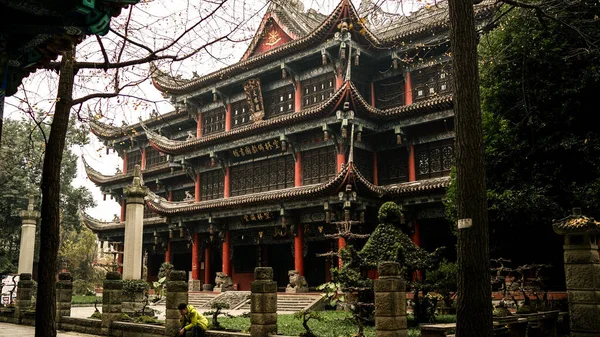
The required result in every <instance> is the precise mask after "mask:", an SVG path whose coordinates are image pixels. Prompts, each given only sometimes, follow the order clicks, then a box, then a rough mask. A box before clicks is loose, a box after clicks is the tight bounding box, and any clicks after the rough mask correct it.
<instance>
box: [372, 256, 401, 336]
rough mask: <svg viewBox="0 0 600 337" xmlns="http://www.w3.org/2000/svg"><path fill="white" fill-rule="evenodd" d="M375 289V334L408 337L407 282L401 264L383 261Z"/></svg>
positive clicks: (379, 267) (375, 282)
mask: <svg viewBox="0 0 600 337" xmlns="http://www.w3.org/2000/svg"><path fill="white" fill-rule="evenodd" d="M378 272H379V279H377V280H375V281H374V283H373V288H374V291H375V336H376V337H406V336H408V330H407V329H406V294H405V290H406V284H405V282H404V279H402V277H401V276H400V264H398V263H397V262H381V263H380V264H379V266H378Z"/></svg>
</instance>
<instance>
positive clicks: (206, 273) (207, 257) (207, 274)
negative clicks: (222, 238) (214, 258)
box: [204, 247, 212, 284]
mask: <svg viewBox="0 0 600 337" xmlns="http://www.w3.org/2000/svg"><path fill="white" fill-rule="evenodd" d="M204 283H206V284H211V283H212V282H211V280H210V247H206V248H204Z"/></svg>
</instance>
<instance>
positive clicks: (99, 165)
mask: <svg viewBox="0 0 600 337" xmlns="http://www.w3.org/2000/svg"><path fill="white" fill-rule="evenodd" d="M230 1H231V2H232V3H233V5H234V7H236V8H242V7H243V8H246V12H247V13H256V12H257V11H258V14H257V15H255V16H254V17H252V16H251V14H245V17H246V19H247V21H248V24H247V26H246V27H245V28H244V29H245V34H246V36H251V35H252V34H253V33H254V32H255V31H256V29H257V27H258V25H259V24H260V19H261V18H262V15H263V14H264V10H265V8H266V6H265V3H266V0H261V1H249V0H247V1H243V0H230ZM282 1H284V0H282ZM285 1H287V0H285ZM374 1H375V0H373V2H374ZM432 1H433V0H432ZM352 2H353V4H354V6H356V7H357V8H358V6H359V5H360V1H358V0H353V1H352ZM377 2H381V0H379V1H377ZM167 3H168V8H167V7H165V6H167V5H165V3H162V2H160V1H153V0H150V1H146V2H144V3H143V6H140V7H139V9H136V10H138V11H140V12H143V13H144V14H145V15H146V17H147V18H151V19H152V18H156V17H160V16H161V15H163V14H164V13H165V12H168V11H171V12H174V13H177V11H181V12H180V13H182V14H178V16H182V15H183V16H187V15H189V13H187V12H185V11H186V7H185V6H187V4H189V3H188V2H187V1H168V2H167ZM303 3H304V7H305V10H307V9H308V8H314V9H316V10H317V11H319V12H320V13H323V14H329V13H330V12H331V11H332V10H333V8H335V6H337V5H338V4H339V0H303ZM176 4H179V5H181V6H182V7H181V8H176V7H174V6H177V5H176ZM422 4H423V1H418V0H414V1H406V0H404V1H402V0H387V1H386V2H385V4H384V10H386V11H389V12H395V13H409V12H410V11H411V10H413V9H414V8H416V7H417V6H420V5H422ZM199 6H200V7H201V6H202V5H201V2H200V5H199ZM401 6H404V8H402V7H401ZM136 7H138V5H136ZM146 20H149V19H146ZM173 21H174V20H173ZM213 24H214V23H213ZM217 25H218V23H217ZM154 26H157V24H154ZM155 41H156V40H155ZM154 43H156V42H154ZM240 44H243V47H240V46H239V45H240ZM247 44H249V42H240V43H238V44H237V45H232V46H230V47H219V48H218V49H212V50H211V52H212V53H213V54H219V55H223V54H226V57H225V58H224V59H223V60H219V61H215V60H213V59H212V58H211V57H210V56H208V57H207V56H206V55H204V56H199V58H198V59H196V60H188V61H187V62H183V63H182V64H181V65H180V68H177V69H176V71H177V72H178V73H181V74H183V75H184V76H186V75H189V74H190V73H191V71H196V72H197V73H199V74H200V75H202V74H205V73H208V72H211V71H214V70H215V69H218V68H222V67H224V66H226V65H227V64H232V63H234V62H236V61H237V60H239V59H240V58H241V56H242V54H243V53H244V51H245V50H246V46H247ZM215 48H216V47H215ZM219 55H217V56H219ZM171 70H172V71H173V69H171ZM186 77H187V76H186ZM88 81H89V80H88ZM27 82H29V85H37V86H38V87H37V88H36V90H38V91H43V85H41V84H39V83H38V84H32V83H33V81H32V80H31V79H28V81H27ZM86 84H87V83H86ZM139 92H141V93H143V95H144V96H146V98H148V99H150V100H154V101H157V102H159V103H157V104H155V105H146V106H145V107H144V108H143V109H142V108H140V109H138V108H137V107H136V108H129V109H128V108H122V109H121V111H119V112H116V113H113V115H114V116H113V117H112V118H113V120H112V123H114V125H119V126H120V125H121V121H122V120H124V121H125V122H127V123H128V124H133V123H136V122H137V121H138V118H139V117H140V116H142V118H148V115H149V113H150V111H152V110H153V109H157V110H158V112H159V113H160V114H164V113H167V112H170V111H172V109H173V107H172V106H171V105H170V104H168V103H167V102H166V101H165V100H164V98H162V96H161V94H160V92H159V91H158V90H156V89H155V88H154V87H153V86H152V84H151V81H150V80H147V81H145V82H144V83H142V84H141V85H140V86H139ZM53 98H54V97H52V98H51V99H53ZM11 100H14V98H10V97H8V98H7V103H8V104H7V105H5V113H6V118H20V117H22V116H23V115H22V113H20V112H18V111H15V110H14V109H13V108H11V106H10V104H11ZM129 106H130V107H131V105H129ZM90 141H91V142H90V144H89V145H87V146H84V147H77V148H74V149H73V151H74V152H75V153H76V154H79V155H84V156H85V158H86V161H87V162H88V163H89V164H90V165H91V166H92V167H93V168H94V169H96V170H98V171H100V172H101V173H103V174H107V175H112V174H114V173H115V172H116V169H117V167H118V168H119V169H122V159H121V158H119V157H118V156H117V155H116V154H113V153H112V151H110V154H108V155H107V154H106V148H105V147H104V145H103V144H102V143H101V142H100V141H99V140H98V139H97V138H96V137H95V136H94V135H91V137H90ZM78 171H79V174H78V177H77V178H76V179H75V181H74V184H75V185H76V186H82V185H83V186H86V187H87V188H88V189H89V190H90V191H91V192H92V195H93V196H94V199H95V200H96V203H97V204H98V205H97V206H96V207H95V208H93V209H89V210H87V213H88V214H89V215H91V216H92V217H94V218H96V219H99V220H103V221H110V220H112V219H113V217H114V215H115V214H120V205H119V204H118V203H117V202H115V201H114V200H110V198H107V200H106V201H104V200H103V196H102V193H101V192H100V188H99V187H97V186H95V185H94V184H93V183H92V182H91V181H90V180H89V179H88V178H87V176H86V174H85V169H84V166H83V162H82V161H81V159H80V160H78Z"/></svg>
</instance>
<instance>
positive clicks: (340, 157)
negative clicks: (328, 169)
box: [336, 145, 346, 172]
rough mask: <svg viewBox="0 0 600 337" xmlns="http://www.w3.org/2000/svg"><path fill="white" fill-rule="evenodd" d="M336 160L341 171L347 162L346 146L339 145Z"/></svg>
mask: <svg viewBox="0 0 600 337" xmlns="http://www.w3.org/2000/svg"><path fill="white" fill-rule="evenodd" d="M336 162H337V165H336V167H337V172H340V171H341V170H342V167H343V166H344V164H345V163H346V156H345V155H344V148H343V146H342V145H339V147H338V152H337V157H336Z"/></svg>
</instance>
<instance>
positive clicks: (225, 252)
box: [221, 230, 231, 276]
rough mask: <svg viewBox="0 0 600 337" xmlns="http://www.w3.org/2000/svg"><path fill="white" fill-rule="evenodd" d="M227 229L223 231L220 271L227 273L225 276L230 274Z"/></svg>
mask: <svg viewBox="0 0 600 337" xmlns="http://www.w3.org/2000/svg"><path fill="white" fill-rule="evenodd" d="M229 244H230V242H229V230H226V231H225V241H223V266H222V268H221V269H222V270H221V271H222V272H224V273H225V274H227V276H231V271H230V269H229V267H230V266H229Z"/></svg>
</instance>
